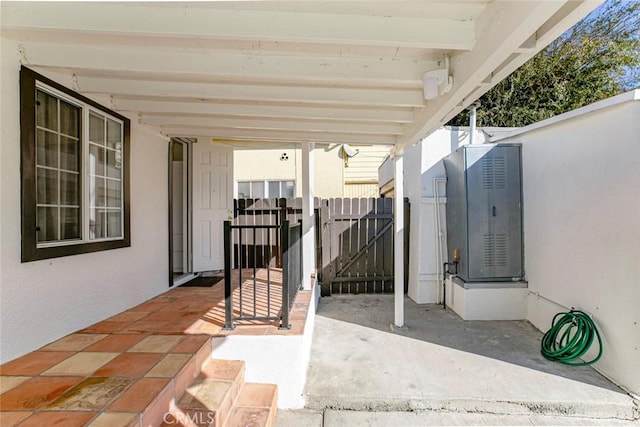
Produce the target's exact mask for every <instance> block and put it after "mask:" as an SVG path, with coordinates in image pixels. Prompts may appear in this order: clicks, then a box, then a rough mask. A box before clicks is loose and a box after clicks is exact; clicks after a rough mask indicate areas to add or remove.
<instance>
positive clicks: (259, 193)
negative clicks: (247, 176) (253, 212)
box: [251, 181, 264, 199]
mask: <svg viewBox="0 0 640 427" xmlns="http://www.w3.org/2000/svg"><path fill="white" fill-rule="evenodd" d="M251 197H252V198H254V199H262V198H263V197H264V182H263V181H253V182H252V183H251Z"/></svg>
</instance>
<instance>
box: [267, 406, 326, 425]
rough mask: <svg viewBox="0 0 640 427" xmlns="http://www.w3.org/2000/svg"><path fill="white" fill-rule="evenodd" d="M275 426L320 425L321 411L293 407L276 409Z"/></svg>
mask: <svg viewBox="0 0 640 427" xmlns="http://www.w3.org/2000/svg"><path fill="white" fill-rule="evenodd" d="M276 427H322V413H321V412H314V411H305V410H295V409H290V410H282V409H278V415H277V416H276Z"/></svg>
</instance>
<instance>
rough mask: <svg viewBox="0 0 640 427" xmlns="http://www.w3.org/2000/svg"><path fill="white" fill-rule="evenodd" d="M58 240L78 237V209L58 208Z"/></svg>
mask: <svg viewBox="0 0 640 427" xmlns="http://www.w3.org/2000/svg"><path fill="white" fill-rule="evenodd" d="M60 233H61V234H62V235H61V236H60V240H65V239H79V238H80V209H79V208H60Z"/></svg>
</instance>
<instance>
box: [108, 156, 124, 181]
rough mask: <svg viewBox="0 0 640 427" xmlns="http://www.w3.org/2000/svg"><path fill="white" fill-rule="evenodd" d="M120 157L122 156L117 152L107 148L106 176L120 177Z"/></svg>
mask: <svg viewBox="0 0 640 427" xmlns="http://www.w3.org/2000/svg"><path fill="white" fill-rule="evenodd" d="M121 159H122V157H121V156H120V153H119V152H117V151H113V150H107V176H109V177H111V178H120V170H121V169H122V161H121Z"/></svg>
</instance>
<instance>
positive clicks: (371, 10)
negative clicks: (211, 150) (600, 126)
mask: <svg viewBox="0 0 640 427" xmlns="http://www.w3.org/2000/svg"><path fill="white" fill-rule="evenodd" d="M600 2H601V1H600V0H594V1H591V0H587V1H575V0H557V1H556V0H549V1H488V0H462V1H411V0H409V1H397V2H395V1H394V2H389V1H366V2H362V1H328V2H319V1H305V2H297V1H281V2H280V1H273V2H207V3H205V2H197V3H81V2H78V3H76V2H72V3H31V2H24V3H22V2H2V5H1V7H2V14H1V25H2V37H3V38H8V39H14V40H16V41H17V42H18V43H19V46H20V50H21V55H22V57H23V62H24V64H25V65H28V66H30V67H32V68H34V69H35V70H36V71H39V72H41V73H43V74H45V75H47V76H50V77H53V78H55V76H56V75H58V74H64V75H70V74H71V75H73V80H74V82H75V84H74V86H75V87H74V89H75V90H77V91H79V92H81V93H83V94H86V95H87V96H95V97H99V98H104V97H105V96H108V97H110V99H111V106H112V107H113V108H114V109H115V110H117V111H121V112H132V113H134V114H137V115H138V117H139V118H140V122H141V123H144V124H147V125H149V126H151V127H155V128H157V130H158V131H159V132H162V133H163V134H164V135H167V136H180V137H201V136H206V137H212V138H223V139H230V140H245V141H275V142H278V141H291V142H300V141H314V142H340V143H349V144H385V145H396V146H397V147H398V148H399V149H403V148H404V147H406V146H407V145H411V144H414V143H415V142H417V141H418V140H419V139H420V138H421V137H423V136H425V135H427V134H429V133H431V132H432V131H434V130H435V129H437V128H438V127H440V126H442V125H443V124H444V123H446V122H447V121H448V120H449V119H451V118H452V117H453V116H455V115H456V114H457V113H458V112H459V111H461V110H462V109H463V108H465V107H466V106H467V105H468V104H470V103H471V102H473V101H474V100H476V99H477V98H478V97H479V96H480V95H482V94H483V93H484V92H486V91H487V90H489V89H490V88H491V87H492V86H494V85H495V84H496V83H497V82H499V81H500V80H501V79H503V78H504V77H506V76H507V75H508V74H509V73H511V72H512V71H513V70H514V69H515V68H517V67H518V66H520V65H521V64H522V63H524V62H525V61H526V60H527V59H529V58H530V57H531V56H532V55H534V54H535V53H536V52H538V51H539V50H540V49H542V48H543V47H544V46H546V45H547V44H548V43H549V42H551V41H552V40H553V39H555V38H556V37H558V36H559V35H560V34H562V33H563V32H564V31H565V30H567V29H568V28H570V27H571V26H572V25H573V24H574V23H576V22H577V21H578V20H579V19H580V18H582V17H583V16H585V15H586V14H587V13H588V12H589V11H591V10H592V9H593V8H595V7H596V6H597V5H598V4H599V3H600ZM445 56H448V57H449V58H450V74H451V75H452V77H453V87H452V89H451V90H450V91H449V92H448V93H446V94H444V95H442V96H439V97H437V98H435V99H433V100H430V101H425V100H424V98H423V95H422V74H423V73H424V72H426V71H430V70H434V69H436V68H438V67H439V66H440V65H439V64H440V63H442V60H443V58H444V57H445ZM265 143H266V142H265Z"/></svg>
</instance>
